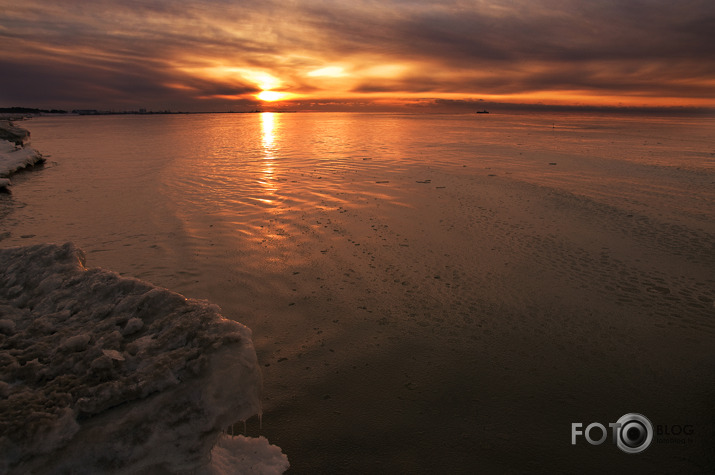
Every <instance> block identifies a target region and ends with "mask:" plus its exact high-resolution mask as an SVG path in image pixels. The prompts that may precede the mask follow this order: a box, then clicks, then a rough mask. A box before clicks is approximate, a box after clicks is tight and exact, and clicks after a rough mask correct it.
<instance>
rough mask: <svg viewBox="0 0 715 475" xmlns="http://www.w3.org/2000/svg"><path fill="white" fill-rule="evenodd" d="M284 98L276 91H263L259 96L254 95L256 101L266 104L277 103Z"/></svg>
mask: <svg viewBox="0 0 715 475" xmlns="http://www.w3.org/2000/svg"><path fill="white" fill-rule="evenodd" d="M284 96H285V94H283V93H281V92H276V91H263V92H261V93H260V94H258V95H256V97H257V98H258V99H260V100H262V101H266V102H273V101H279V100H281V99H283V98H284Z"/></svg>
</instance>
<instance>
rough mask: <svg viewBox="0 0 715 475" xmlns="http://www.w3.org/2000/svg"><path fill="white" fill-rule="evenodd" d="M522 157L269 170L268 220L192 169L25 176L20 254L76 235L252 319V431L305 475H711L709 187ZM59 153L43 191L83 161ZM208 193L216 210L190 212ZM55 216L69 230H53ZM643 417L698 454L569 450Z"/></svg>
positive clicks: (714, 387)
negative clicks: (259, 377)
mask: <svg viewBox="0 0 715 475" xmlns="http://www.w3.org/2000/svg"><path fill="white" fill-rule="evenodd" d="M299 119H300V120H304V121H307V120H308V119H304V118H299ZM286 120H288V119H286ZM290 120H293V119H290ZM296 120H297V119H296ZM209 130H211V129H209ZM549 133H551V132H550V131H549ZM40 137H41V134H40V133H39V132H36V131H35V130H33V140H34V141H35V145H36V147H38V148H40V150H42V148H41V147H40V142H41V140H40ZM525 137H526V136H523V137H521V136H520V137H516V138H514V139H513V140H514V142H521V141H523V139H524V138H525ZM526 138H528V137H526ZM617 139H619V137H615V136H614V140H617ZM68 140H69V139H68ZM509 140H512V139H509ZM668 143H669V142H666V145H668ZM671 143H672V144H674V145H673V147H677V146H679V145H678V143H677V140H676V139H673V140H672V141H671ZM147 145H151V144H147ZM85 147H86V148H87V149H88V150H89V151H90V152H91V151H94V153H96V149H97V147H98V145H97V144H92V143H88V144H86V145H85ZM132 147H134V148H136V149H142V148H147V147H145V145H144V144H142V143H140V142H137V143H133V144H132ZM154 147H156V144H154ZM511 147H512V148H511V149H509V148H508V146H507V145H506V142H505V145H504V146H503V147H502V146H493V147H492V148H483V149H480V154H481V156H482V157H487V158H488V157H489V156H490V153H493V155H494V157H495V158H494V159H493V160H487V159H486V158H484V159H481V160H479V161H476V160H475V161H468V160H467V161H465V162H464V163H461V162H459V163H454V162H449V163H442V162H441V161H440V160H441V157H440V156H439V152H440V150H439V149H435V150H434V154H432V155H430V156H427V157H417V158H415V159H414V160H413V161H412V162H410V163H408V164H404V166H395V164H396V163H397V164H398V165H399V162H390V163H383V164H381V163H380V162H381V159H384V158H385V156H381V155H379V154H376V153H375V152H374V150H371V151H370V152H371V153H369V152H366V153H365V154H364V155H363V156H357V157H354V158H353V160H354V161H353V162H350V164H349V166H346V167H342V168H341V167H339V166H337V165H334V162H331V167H330V168H325V169H320V168H319V167H318V166H317V165H316V166H315V167H309V166H303V168H300V169H298V170H289V171H288V172H286V173H285V174H281V167H280V163H278V162H276V164H275V167H274V168H271V166H269V165H267V163H269V161H268V160H266V161H265V162H266V163H261V164H260V167H262V168H260V170H257V171H256V176H258V181H257V182H256V183H257V186H259V187H261V188H260V190H262V191H261V194H259V195H255V194H254V195H251V196H253V197H254V198H255V197H256V196H257V198H255V200H256V203H258V204H257V205H256V208H257V209H259V211H260V210H262V211H261V213H260V214H261V216H260V219H258V218H256V219H254V218H253V215H239V214H237V210H238V211H243V210H244V208H243V206H244V204H243V203H239V204H235V203H232V202H230V201H227V200H226V199H225V198H226V197H225V196H223V197H222V196H219V195H216V196H214V195H213V194H212V193H213V192H214V191H213V189H212V188H210V187H201V186H200V183H199V182H195V183H191V184H192V185H194V186H184V188H180V189H179V188H177V189H178V190H179V191H176V190H173V189H172V187H178V186H179V185H186V183H185V182H184V181H178V180H174V179H172V178H171V174H172V173H175V172H174V171H172V170H178V172H176V173H183V174H186V170H192V169H189V168H187V167H188V166H189V165H186V164H183V163H179V162H177V161H174V162H172V163H171V167H173V168H167V169H161V170H158V171H156V174H153V173H155V172H154V171H153V170H149V171H147V170H144V171H142V173H141V174H139V173H138V172H137V173H136V174H135V175H123V176H121V177H120V178H119V179H118V180H115V181H112V179H113V178H112V176H114V175H117V172H116V170H113V169H112V170H109V171H105V172H104V173H107V177H106V178H105V177H103V176H102V168H100V166H99V165H95V164H94V163H90V162H88V161H84V162H81V163H82V166H81V167H78V168H77V169H76V170H74V171H73V172H72V173H71V174H68V176H69V175H72V174H81V173H83V172H82V167H90V169H89V170H88V171H87V172H86V173H88V174H91V175H92V176H93V177H94V180H93V181H92V183H90V185H89V186H88V187H85V186H81V183H83V178H82V177H79V178H78V179H77V180H78V181H77V183H76V184H75V183H70V182H67V181H66V180H64V181H62V180H60V181H61V182H62V185H61V186H58V187H57V190H56V191H51V192H50V191H48V190H47V187H48V186H51V185H48V182H49V181H50V180H49V179H48V182H45V183H43V181H44V180H45V179H44V178H43V179H41V180H37V179H35V178H33V180H34V181H30V179H27V180H26V177H25V176H21V177H19V178H18V183H16V185H15V189H14V198H13V199H14V200H16V202H15V204H13V205H12V206H13V208H12V212H11V214H10V215H9V216H8V217H6V218H5V221H4V222H5V223H7V224H8V227H7V229H8V232H7V235H6V236H5V239H4V240H3V242H2V244H3V245H4V246H5V245H12V244H15V243H29V242H30V241H34V240H39V241H41V242H44V241H48V240H50V241H51V240H57V239H62V240H67V239H70V238H71V239H78V240H79V241H80V242H78V245H80V246H81V247H83V248H84V249H85V250H86V251H87V252H88V265H91V266H95V265H98V266H102V267H107V268H110V269H113V270H116V271H118V272H122V273H125V274H129V275H133V276H136V277H140V278H143V279H146V280H149V281H151V282H153V283H155V284H157V285H162V286H165V287H168V288H171V289H172V290H176V291H178V292H181V293H182V294H184V295H187V296H189V297H197V298H206V299H209V300H211V301H212V302H215V303H218V304H219V305H220V306H221V307H222V310H223V312H222V313H223V314H224V315H226V316H228V317H232V318H235V319H237V320H239V321H241V322H242V323H244V324H246V325H247V326H249V327H250V328H251V329H252V330H253V338H254V343H255V346H256V349H257V353H258V357H259V361H260V362H261V364H262V366H263V376H264V416H263V427H262V428H259V425H258V421H257V420H249V421H248V424H247V431H248V435H252V436H255V435H259V434H260V435H264V436H266V437H267V438H268V439H269V440H270V442H271V443H273V444H276V445H278V446H280V447H281V448H282V449H283V451H284V453H286V454H287V455H288V458H289V460H290V463H291V473H409V472H417V473H475V472H541V473H563V472H578V473H602V472H604V471H609V472H610V471H614V470H618V471H625V470H632V471H635V472H636V473H642V472H666V473H667V472H689V473H707V472H711V471H712V469H713V467H715V458H714V457H713V455H712V453H711V452H712V451H711V450H710V448H711V447H712V445H713V442H714V440H715V437H714V433H715V407H713V401H715V382H713V378H712V375H713V374H715V371H714V370H715V344H714V343H715V324H714V323H713V317H714V316H715V307H714V306H713V300H714V299H715V275H714V273H713V269H715V224H713V223H715V216H714V215H713V208H712V206H711V203H712V202H713V198H714V194H713V188H712V182H713V176H712V173H711V171H707V170H702V169H698V168H697V167H692V168H688V167H686V166H683V167H680V166H678V167H675V166H667V165H665V164H656V165H653V166H651V165H648V166H641V165H639V164H638V163H636V162H630V161H627V160H626V161H623V160H613V159H610V158H609V157H606V156H599V153H594V154H589V155H588V156H587V157H586V156H585V155H577V154H575V153H573V152H572V151H569V150H561V151H557V150H554V151H549V150H544V149H543V148H540V149H539V150H531V149H529V147H528V144H526V145H524V146H521V143H519V144H518V146H515V145H511ZM519 147H521V148H519ZM264 148H265V146H264ZM616 148H617V147H616ZM614 149H615V148H614ZM385 150H386V151H385V152H384V153H385V154H387V153H389V152H390V151H391V149H390V148H389V147H386V148H385ZM609 150H610V149H609ZM521 152H524V155H523V156H522V155H521ZM88 153H89V152H88ZM137 153H138V154H139V156H142V155H141V154H142V153H143V152H141V151H139V152H137ZM75 155H77V157H78V158H77V159H78V160H81V159H82V157H81V153H75ZM99 155H100V156H101V153H100V154H99ZM125 156H126V157H128V158H127V160H131V154H125ZM505 156H508V157H512V158H513V160H509V161H505V160H503V157H505ZM160 157H161V156H160ZM56 159H57V160H60V159H62V161H61V162H60V163H63V164H64V165H62V166H61V167H60V166H58V167H57V168H53V166H52V160H53V159H52V158H51V159H50V160H51V161H50V165H49V167H48V168H49V170H46V171H45V172H49V174H48V175H47V176H48V177H51V174H53V173H57V174H61V173H66V170H68V169H69V168H68V167H70V163H69V161H70V159H71V157H56ZM177 160H178V159H177ZM384 162H386V160H384ZM114 163H115V162H112V163H110V164H109V165H107V166H109V167H112V166H115V165H114ZM142 163H143V162H142ZM152 163H154V162H152ZM186 163H188V164H194V163H195V161H191V157H188V158H186ZM271 163H272V162H271ZM192 166H196V167H200V166H203V167H205V165H204V164H196V165H192ZM222 166H223V165H222V163H221V162H214V165H213V168H211V169H210V170H207V171H206V172H205V173H207V174H210V173H214V174H216V176H218V177H226V180H229V178H230V179H235V180H239V181H235V182H232V183H239V185H232V186H235V187H236V188H237V189H238V190H239V191H238V192H237V193H239V192H240V191H241V187H243V186H244V185H245V184H244V183H243V182H240V177H241V176H243V175H245V173H246V171H245V170H243V169H242V170H238V171H235V172H231V170H230V169H228V168H221V167H222ZM63 167H67V168H65V171H62V168H63ZM92 167H94V168H92ZM249 171H250V170H249ZM43 173H44V172H43ZM121 173H129V172H127V171H125V170H121ZM197 173H198V172H197ZM230 173H235V176H234V175H231V174H230ZM112 174H113V175H112ZM242 174H243V175H242ZM188 175H190V173H189V174H188ZM63 176H64V175H63ZM182 176H183V175H182ZM157 177H159V178H157ZM167 177H169V178H167ZM153 182H159V183H160V186H158V187H147V184H148V183H153ZM33 183H34V184H33ZM25 186H26V187H25ZM52 186H54V185H52ZM245 186H247V185H245ZM33 187H35V188H36V190H34V189H33ZM43 188H44V191H43ZM86 188H94V189H90V190H85V189H86ZM686 189H687V192H684V191H683V190H686ZM33 192H44V193H45V194H46V196H48V195H49V196H50V197H51V200H49V201H48V200H44V202H43V200H39V199H35V198H33ZM115 192H116V193H119V192H121V194H122V196H123V197H124V199H123V200H122V201H121V202H119V201H111V200H110V198H111V197H112V196H113V195H114V193H115ZM166 194H169V195H171V198H172V199H171V200H167V199H166V198H164V199H162V198H161V196H162V195H166ZM97 196H103V197H104V198H103V200H105V201H103V202H100V203H98V202H97V201H98V200H97V198H96V197H97ZM200 198H201V199H204V200H205V201H206V202H207V203H212V205H211V206H214V207H215V208H217V209H215V210H214V209H212V208H211V207H207V208H206V209H198V210H197V209H192V208H191V204H192V203H197V202H198V201H199V199H200ZM259 198H260V200H259ZM261 200H262V201H261ZM17 203H23V205H22V206H21V207H18V206H17ZM141 203H145V205H143V206H142V204H141ZM148 203H150V206H148V205H146V204H148ZM226 203H228V204H226ZM239 205H240V206H239ZM223 206H225V207H226V209H223V208H221V207H223ZM231 206H233V207H231ZM107 207H109V208H107ZM219 208H221V209H219ZM31 209H34V211H32V212H30V210H31ZM107 209H109V210H110V211H109V212H108V211H107ZM70 210H71V213H70ZM102 210H104V211H102ZM33 213H34V214H35V215H36V216H39V217H38V218H37V219H34V222H33V219H31V216H32V214H33ZM60 213H68V217H67V218H63V219H65V220H66V221H68V222H70V223H71V225H68V226H53V227H51V228H48V227H47V226H45V227H43V226H42V224H41V223H38V222H39V221H41V218H40V217H42V216H57V215H58V214H60ZM257 214H258V213H257ZM24 216H27V217H28V219H23V217H24ZM28 220H29V221H28ZM103 220H104V221H103ZM97 223H101V226H103V228H102V229H105V232H104V233H103V234H101V235H97V236H93V237H92V236H90V232H91V230H92V229H93V228H92V226H95V227H97V226H99V224H97ZM73 233H74V234H75V235H76V236H77V238H75V237H73V236H68V234H73ZM82 241H84V242H82ZM630 412H638V413H642V414H644V415H646V416H647V417H648V418H649V419H650V420H651V421H652V422H653V424H654V425H668V426H674V425H680V426H685V425H691V426H692V427H693V430H694V432H693V434H692V436H691V438H690V439H691V440H687V441H685V443H682V444H680V443H657V441H654V443H653V444H652V445H651V447H649V448H648V449H647V450H646V452H644V453H642V454H638V455H629V454H625V453H623V452H621V451H620V450H619V449H618V448H616V447H615V446H614V445H613V444H610V443H604V444H603V445H600V446H591V445H588V444H587V443H585V441H584V440H583V439H581V440H580V442H579V443H578V444H577V445H576V446H572V445H571V424H572V423H573V422H582V423H584V426H585V425H587V424H589V423H591V422H600V423H602V424H604V425H607V424H608V423H609V422H615V421H616V420H617V419H618V418H619V417H621V416H622V415H624V414H626V413H630Z"/></svg>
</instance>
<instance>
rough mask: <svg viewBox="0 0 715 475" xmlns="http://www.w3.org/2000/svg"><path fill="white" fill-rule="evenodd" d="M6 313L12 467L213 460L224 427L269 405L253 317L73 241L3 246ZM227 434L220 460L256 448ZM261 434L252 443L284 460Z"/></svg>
mask: <svg viewBox="0 0 715 475" xmlns="http://www.w3.org/2000/svg"><path fill="white" fill-rule="evenodd" d="M0 312H2V314H1V315H0V318H1V319H2V332H0V381H2V384H0V413H1V414H2V418H0V472H2V473H37V474H42V473H65V472H66V473H101V472H108V471H112V472H117V473H137V472H146V473H151V472H156V471H159V472H162V471H169V472H177V471H187V470H188V471H191V470H197V469H199V468H201V469H202V470H209V468H207V467H208V466H209V465H208V464H209V462H210V460H211V459H212V458H211V449H212V447H213V446H214V444H215V443H216V441H217V440H218V439H219V435H220V433H221V430H222V429H223V428H225V427H227V426H229V425H230V424H232V423H234V422H237V421H239V420H245V419H247V418H249V417H251V416H253V415H255V414H259V413H260V410H261V409H260V403H259V391H260V388H261V374H260V369H259V366H258V364H257V360H256V353H255V350H254V348H253V343H252V341H251V332H250V330H249V329H248V328H247V327H245V326H243V325H241V324H239V323H237V322H234V321H230V320H227V319H225V318H223V317H222V316H221V315H220V314H219V310H218V308H217V307H216V306H214V305H210V304H209V303H207V302H202V301H196V300H187V299H186V298H184V297H183V296H181V295H179V294H176V293H173V292H170V291H168V290H166V289H160V288H156V287H154V286H152V285H150V284H148V283H145V282H141V281H139V280H134V279H127V278H122V277H120V276H118V275H117V274H115V273H112V272H109V271H105V270H102V269H89V270H88V269H87V268H85V266H84V255H83V253H82V252H81V251H80V250H78V249H77V248H75V247H74V245H72V244H71V243H68V244H65V245H63V246H58V245H51V244H45V245H35V246H27V247H19V248H10V249H0ZM226 444H228V445H224V446H222V447H221V448H219V449H216V450H217V451H218V452H216V453H217V454H218V455H217V456H215V459H216V460H228V459H229V458H230V457H248V456H249V455H250V454H249V455H245V454H244V455H240V454H234V455H230V456H229V454H228V452H229V451H231V450H233V449H235V448H237V447H238V446H237V444H238V442H227V443H226ZM253 444H255V445H253ZM260 444H264V445H260ZM265 444H267V442H265V443H263V442H246V441H244V443H243V445H242V447H243V446H252V447H254V448H256V447H259V445H260V447H262V448H260V450H259V449H256V450H255V451H254V452H255V454H254V455H255V456H256V457H259V458H260V456H261V455H265V456H266V457H269V458H270V460H268V461H267V462H266V464H267V465H266V466H276V467H278V466H279V464H277V463H275V461H271V460H274V459H276V452H275V451H276V450H277V451H278V453H280V449H279V448H277V447H273V448H272V449H271V448H269V447H270V446H266V445H265ZM229 445H230V447H229ZM234 445H236V446H237V447H233V446H234ZM232 447H233V448H232ZM252 450H253V449H252ZM283 457H285V456H283ZM232 460H233V459H232ZM256 460H257V459H256ZM234 461H235V460H234ZM227 463H228V462H227ZM251 463H252V464H253V465H254V466H259V465H260V463H259V462H258V461H253V462H251ZM285 465H286V466H287V461H286V464H285ZM280 466H283V465H280ZM202 467H203V468H202ZM249 473H250V472H249ZM258 473H260V472H258Z"/></svg>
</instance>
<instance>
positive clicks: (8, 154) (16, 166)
mask: <svg viewBox="0 0 715 475" xmlns="http://www.w3.org/2000/svg"><path fill="white" fill-rule="evenodd" d="M0 139H1V140H0V190H7V188H8V186H10V180H9V178H8V177H9V176H10V175H12V174H13V173H15V172H17V171H19V170H22V169H24V168H27V167H32V166H35V165H39V164H42V163H44V161H45V159H44V158H42V154H40V153H39V152H38V151H37V150H34V149H33V148H31V147H28V146H27V144H28V143H29V140H30V132H29V131H27V130H25V129H23V128H21V127H18V126H16V125H14V124H13V122H11V121H9V120H0Z"/></svg>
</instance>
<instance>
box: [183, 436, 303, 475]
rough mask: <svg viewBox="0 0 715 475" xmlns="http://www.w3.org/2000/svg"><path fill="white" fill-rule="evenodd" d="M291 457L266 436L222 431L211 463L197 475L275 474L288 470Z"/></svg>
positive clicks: (212, 453) (212, 454)
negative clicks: (232, 435)
mask: <svg viewBox="0 0 715 475" xmlns="http://www.w3.org/2000/svg"><path fill="white" fill-rule="evenodd" d="M289 466H290V464H289V463H288V457H286V456H285V454H283V453H282V452H281V449H280V447H276V446H275V445H271V444H269V443H268V440H267V439H266V438H265V437H258V438H249V437H244V436H242V435H239V436H236V437H231V436H230V435H227V434H223V435H222V436H221V438H219V440H218V443H217V444H216V445H215V446H214V448H213V450H212V451H211V465H210V466H208V467H206V468H204V469H202V470H200V471H198V472H197V475H229V474H236V473H241V474H256V475H274V474H280V473H283V472H285V471H286V470H288V468H289Z"/></svg>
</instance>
